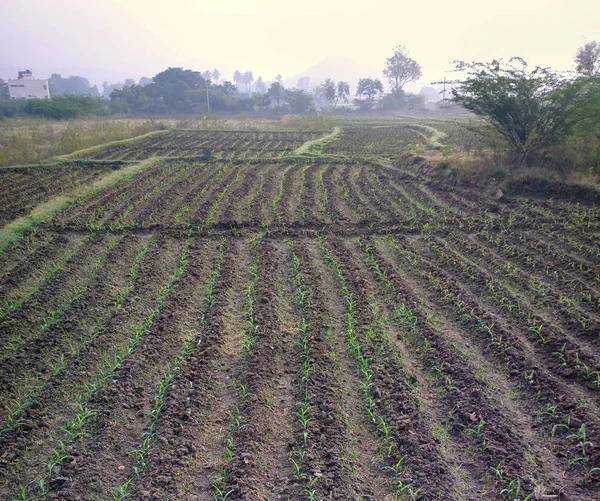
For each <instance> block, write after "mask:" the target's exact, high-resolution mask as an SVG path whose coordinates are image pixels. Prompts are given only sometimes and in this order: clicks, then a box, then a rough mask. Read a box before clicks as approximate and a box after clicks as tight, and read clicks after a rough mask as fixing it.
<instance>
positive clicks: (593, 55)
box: [575, 40, 600, 77]
mask: <svg viewBox="0 0 600 501" xmlns="http://www.w3.org/2000/svg"><path fill="white" fill-rule="evenodd" d="M575 64H576V65H577V66H576V68H577V71H578V72H579V73H581V74H582V75H585V76H587V77H592V76H594V75H599V74H600V42H596V41H595V40H594V41H593V42H588V43H586V44H585V45H584V46H583V47H579V49H577V54H575Z"/></svg>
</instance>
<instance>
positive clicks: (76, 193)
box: [0, 158, 159, 253]
mask: <svg viewBox="0 0 600 501" xmlns="http://www.w3.org/2000/svg"><path fill="white" fill-rule="evenodd" d="M158 162H159V160H157V159H154V158H151V159H148V160H144V161H143V162H140V163H138V164H133V165H128V166H127V167H124V168H122V169H118V170H113V171H110V172H108V173H107V174H106V175H105V176H102V177H101V178H99V179H97V180H96V181H94V182H93V183H92V184H90V185H89V186H79V187H78V188H76V189H75V190H73V191H70V192H69V193H65V194H62V195H59V196H57V197H54V198H52V199H50V200H48V201H47V202H44V203H42V204H40V205H38V206H37V207H34V208H33V210H32V211H31V212H30V213H29V214H28V215H27V216H23V217H20V218H18V219H15V220H14V221H12V222H10V223H8V224H7V225H6V226H4V227H3V228H2V229H0V253H3V252H5V251H6V249H7V248H8V247H9V246H10V245H11V244H12V243H13V242H15V241H16V240H18V239H19V238H21V237H22V236H23V234H24V233H25V232H26V231H27V230H28V229H29V228H32V227H33V226H36V225H38V224H41V223H44V222H46V221H49V220H50V219H52V218H53V217H54V216H56V215H57V214H58V213H59V212H61V211H62V210H63V209H64V208H65V207H67V206H68V205H69V204H71V203H73V202H74V201H75V200H77V199H78V198H81V197H88V196H91V195H94V194H95V193H97V192H99V191H101V190H103V189H106V188H109V187H110V186H113V185H115V184H116V183H118V182H119V181H120V180H122V179H123V178H125V177H126V176H135V175H136V174H138V173H139V172H141V171H143V170H146V169H150V168H152V167H154V166H156V164H157V163H158Z"/></svg>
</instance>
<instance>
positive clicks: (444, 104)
mask: <svg viewBox="0 0 600 501" xmlns="http://www.w3.org/2000/svg"><path fill="white" fill-rule="evenodd" d="M445 114H446V75H444V90H443V91H442V115H445Z"/></svg>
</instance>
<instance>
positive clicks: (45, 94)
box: [8, 70, 50, 99]
mask: <svg viewBox="0 0 600 501" xmlns="http://www.w3.org/2000/svg"><path fill="white" fill-rule="evenodd" d="M8 94H9V96H10V98H11V99H48V98H50V92H49V90H48V80H36V79H35V78H34V77H33V73H32V71H31V70H25V71H19V78H18V79H17V80H9V81H8Z"/></svg>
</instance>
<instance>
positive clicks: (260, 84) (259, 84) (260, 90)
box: [255, 77, 267, 94]
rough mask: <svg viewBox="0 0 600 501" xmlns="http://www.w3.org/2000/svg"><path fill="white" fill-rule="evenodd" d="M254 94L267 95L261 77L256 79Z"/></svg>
mask: <svg viewBox="0 0 600 501" xmlns="http://www.w3.org/2000/svg"><path fill="white" fill-rule="evenodd" d="M255 87H256V92H258V93H259V94H266V93H267V86H266V85H265V82H264V81H263V79H262V77H258V79H257V80H256V86H255Z"/></svg>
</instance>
